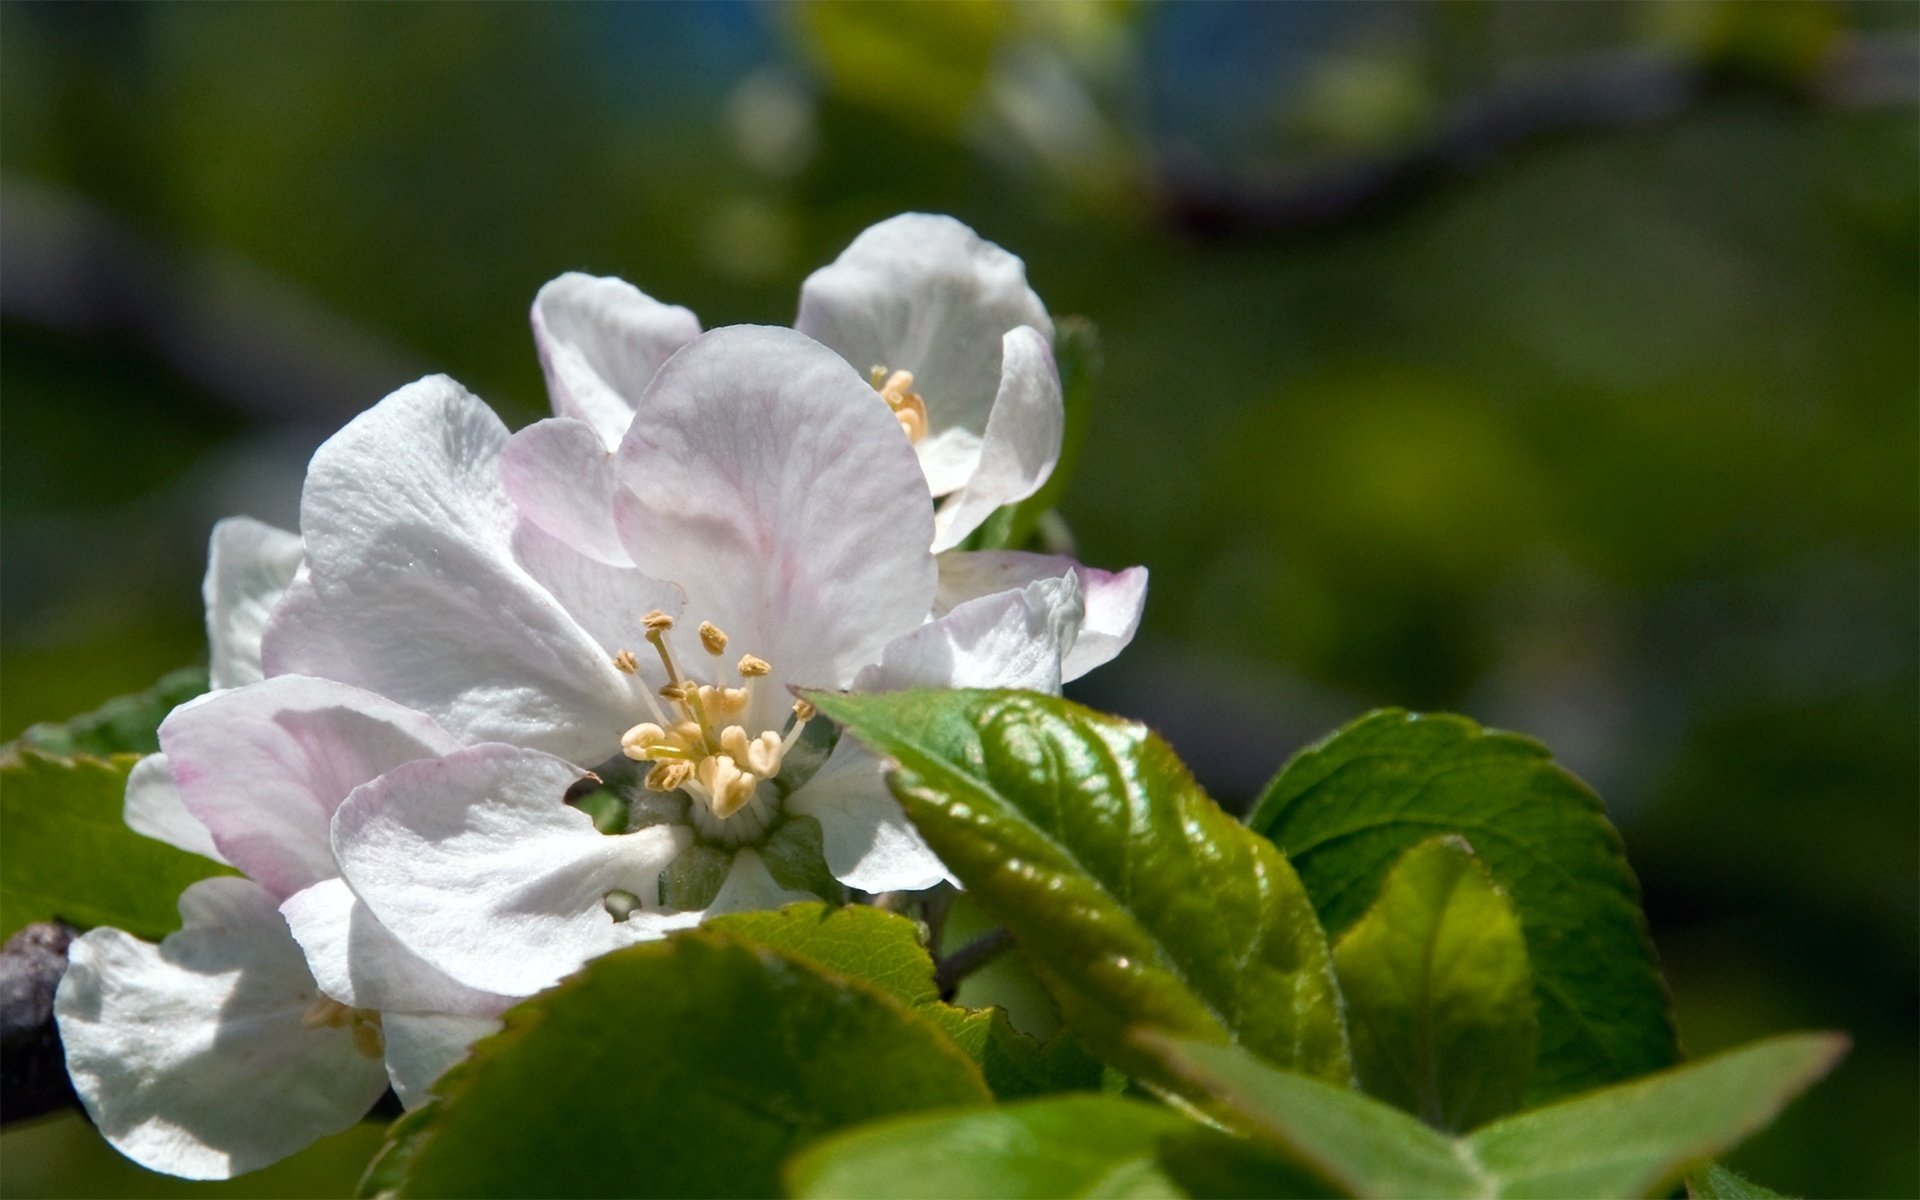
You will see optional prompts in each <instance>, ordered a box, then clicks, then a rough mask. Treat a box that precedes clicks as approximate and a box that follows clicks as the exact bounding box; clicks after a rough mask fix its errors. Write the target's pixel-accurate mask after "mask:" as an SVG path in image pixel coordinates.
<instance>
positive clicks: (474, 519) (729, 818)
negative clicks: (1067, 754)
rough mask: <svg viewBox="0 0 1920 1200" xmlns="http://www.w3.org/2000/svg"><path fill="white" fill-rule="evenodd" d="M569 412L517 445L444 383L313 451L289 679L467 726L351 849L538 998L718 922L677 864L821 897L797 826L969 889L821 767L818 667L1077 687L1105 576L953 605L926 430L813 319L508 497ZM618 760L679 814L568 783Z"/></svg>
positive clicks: (431, 921) (848, 757)
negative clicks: (696, 902) (610, 447)
mask: <svg viewBox="0 0 1920 1200" xmlns="http://www.w3.org/2000/svg"><path fill="white" fill-rule="evenodd" d="M546 425H548V423H546V422H542V423H540V424H538V425H535V426H533V427H531V428H530V429H529V430H527V431H525V432H523V433H522V434H520V435H517V436H516V437H515V438H514V439H513V441H512V442H511V443H509V441H508V438H507V434H506V431H505V429H504V428H503V427H502V426H501V425H500V424H499V421H498V420H497V418H495V417H494V416H493V414H492V413H491V412H490V411H488V410H487V409H486V407H485V406H484V405H482V404H481V403H480V402H479V401H477V400H475V399H474V398H473V397H471V396H470V395H468V394H467V393H465V392H464V391H463V390H461V389H460V388H459V387H458V386H457V385H455V384H453V383H452V382H451V381H447V380H428V381H423V382H422V383H420V384H416V385H413V386H412V387H410V388H406V389H402V391H401V392H399V393H396V394H395V395H394V396H392V397H389V398H388V399H387V400H386V401H384V402H382V404H380V405H379V406H377V407H376V408H375V409H374V410H372V411H371V412H369V413H367V414H365V415H363V416H362V417H361V418H359V419H358V420H356V421H355V422H353V423H352V424H351V425H349V426H348V428H347V429H346V430H343V431H342V433H341V434H339V435H337V436H336V437H335V438H334V439H332V440H331V441H329V442H328V443H327V445H326V446H324V447H322V449H321V451H320V452H319V453H318V454H317V455H316V456H315V458H314V461H313V464H312V467H311V469H310V471H309V475H308V482H307V488H306V493H305V497H304V500H303V506H302V521H301V529H302V535H303V537H304V539H305V543H306V552H307V560H308V570H307V572H306V573H305V574H304V575H303V576H302V577H301V578H300V579H299V580H297V581H296V582H295V583H294V585H293V587H292V588H291V589H290V590H289V592H288V595H287V597H286V599H285V600H283V601H282V603H281V605H280V607H279V608H278V609H277V610H276V613H275V616H274V619H273V621H272V623H271V625H270V626H269V629H268V633H267V637H266V642H265V647H266V649H265V663H266V667H267V670H268V671H269V673H274V672H313V673H325V674H327V675H329V676H331V677H333V678H338V679H342V680H344V681H346V682H349V683H352V684H355V685H357V686H360V687H364V688H366V689H368V690H370V691H373V692H377V693H379V694H381V695H384V696H387V697H389V698H391V699H393V700H396V701H398V702H400V703H402V704H404V705H406V706H407V707H409V708H413V709H417V710H419V711H421V712H424V713H428V714H430V715H432V716H433V717H434V719H435V720H436V721H438V722H439V723H440V724H441V725H442V726H443V727H444V728H446V729H447V730H448V731H449V732H451V733H452V734H453V735H454V736H455V737H457V738H458V739H459V740H460V741H461V742H463V743H465V747H464V748H463V749H462V750H460V751H458V752H455V753H452V754H447V755H443V756H441V757H440V758H438V759H436V760H433V761H423V762H418V763H413V764H409V765H408V766H407V767H404V768H402V769H400V770H397V771H395V772H392V773H390V774H389V775H387V776H386V777H385V778H383V779H382V780H379V781H376V782H375V783H372V784H369V785H368V786H367V787H364V788H361V789H360V790H358V791H356V792H355V793H354V794H353V795H352V796H351V797H350V798H349V799H348V800H347V801H346V803H344V804H343V805H342V806H341V808H340V811H339V815H338V817H337V818H336V820H335V822H334V852H335V855H336V858H337V860H338V862H339V864H340V868H341V873H342V875H343V877H344V878H345V879H346V881H347V883H348V885H349V886H350V887H351V888H352V890H353V891H354V892H355V893H356V894H357V895H358V896H359V897H360V898H361V899H362V900H363V901H364V902H365V903H366V904H367V906H368V907H369V909H370V910H371V911H372V913H373V914H374V915H375V916H376V917H377V918H378V919H379V920H380V921H381V922H382V924H383V925H384V926H385V927H387V928H389V929H391V930H392V931H393V933H394V934H395V936H396V937H397V938H399V939H400V940H401V941H402V942H404V943H405V944H406V945H407V946H408V948H409V949H410V950H412V951H413V952H414V953H416V954H418V955H419V956H420V957H421V958H423V959H425V960H427V961H428V962H430V963H432V964H433V965H434V966H436V967H437V968H439V969H441V970H443V971H445V972H446V973H447V974H448V975H449V976H451V977H452V978H454V979H456V980H459V981H460V982H462V983H464V984H466V985H468V986H470V987H475V988H479V989H483V990H487V991H492V992H499V993H505V994H527V993H530V992H532V991H535V990H538V989H539V988H542V987H545V986H547V985H549V984H551V983H552V982H554V981H555V980H556V979H558V978H560V977H561V976H563V975H565V974H566V973H568V972H570V971H572V970H573V969H575V968H576V967H577V966H578V965H579V964H580V963H581V962H582V961H584V960H585V959H586V958H590V957H592V956H593V955H595V954H598V953H602V952H604V951H605V950H607V949H610V948H612V947H613V946H614V945H618V944H621V942H622V941H624V940H631V939H632V938H633V937H636V936H648V935H650V934H654V933H658V932H659V931H661V930H663V929H665V928H669V927H671V926H673V925H675V924H681V923H685V922H687V921H688V920H697V919H699V917H700V915H701V913H694V914H691V915H689V914H682V913H675V912H673V911H671V910H669V909H667V908H666V907H665V906H664V905H663V904H662V903H661V902H660V900H659V899H658V876H659V874H660V872H661V871H662V870H664V869H665V867H666V866H667V865H669V864H670V863H671V862H672V860H673V859H674V858H675V857H677V855H678V854H679V853H680V852H681V851H682V850H684V849H686V848H687V847H689V846H690V845H692V844H693V843H695V842H696V841H697V842H700V843H704V844H706V845H708V846H710V847H714V848H717V849H719V850H721V851H723V852H724V853H725V854H726V855H727V861H728V862H729V863H730V866H729V869H728V871H727V875H726V877H725V879H724V881H723V883H722V886H721V888H720V892H719V894H718V895H717V896H716V897H715V898H714V901H713V903H712V904H711V905H710V906H708V907H707V908H706V909H704V910H702V912H703V913H705V914H708V915H710V914H712V913H714V912H717V911H724V910H726V909H728V908H730V907H765V906H772V905H777V904H779V903H782V902H784V901H786V900H790V899H796V898H800V897H801V896H802V895H803V894H804V893H801V892H799V891H797V890H794V889H792V888H789V887H787V886H784V885H782V884H780V883H779V882H777V881H776V879H775V878H774V877H773V875H772V874H771V873H770V871H769V869H768V867H767V864H766V863H765V861H764V860H763V857H762V855H761V853H760V851H761V849H762V847H763V846H764V845H765V843H766V842H767V839H768V838H769V837H770V836H771V834H772V833H773V832H774V831H775V830H776V829H777V828H778V827H779V826H780V825H781V823H783V822H785V821H788V820H791V819H794V818H795V817H803V816H804V817H812V818H814V819H816V820H817V821H818V822H819V824H820V829H821V838H822V849H823V852H824V855H825V859H826V865H827V866H828V867H829V869H830V870H831V871H832V872H833V874H834V875H835V876H837V877H838V878H839V879H840V880H842V881H843V882H845V883H848V884H849V885H851V886H854V887H857V888H861V889H863V890H868V891H880V890H889V889H894V888H919V887H926V886H929V885H930V884H932V883H935V882H938V881H939V880H940V879H942V878H944V877H945V871H944V869H943V868H942V867H941V866H940V864H939V862H938V860H937V859H936V858H934V856H933V855H932V854H931V853H930V852H929V851H928V850H927V849H926V847H925V845H924V843H922V842H921V841H920V839H919V836H918V835H917V833H915V832H914V830H913V829H912V827H911V825H910V824H909V823H908V822H907V821H906V819H905V817H904V815H903V814H902V813H901V812H900V810H899V807H898V805H897V804H896V803H895V802H894V801H893V800H892V798H891V797H890V796H889V795H888V794H887V792H886V789H885V787H884V784H883V782H882V780H881V777H880V772H879V770H878V767H877V764H875V763H874V762H873V761H872V760H871V759H870V758H866V757H865V756H863V755H862V754H861V753H860V752H859V751H858V749H857V747H854V746H853V745H852V743H850V742H845V743H842V744H841V746H839V747H836V750H835V753H834V756H833V757H832V758H831V759H829V760H828V762H827V763H826V764H825V765H824V766H821V767H820V769H819V770H818V771H817V772H816V773H815V774H813V775H812V777H811V778H804V779H802V778H798V777H794V778H791V779H790V778H789V776H790V775H792V774H793V773H792V772H791V771H789V770H788V769H787V768H788V767H789V765H790V764H789V756H790V754H791V753H792V752H793V750H794V745H795V742H796V740H797V739H798V737H800V736H801V735H802V731H803V729H804V726H805V724H806V722H807V721H808V719H809V716H810V713H809V712H808V711H807V710H806V707H805V706H804V704H798V705H797V704H796V701H795V699H794V695H793V693H792V691H791V688H790V685H805V686H813V687H827V688H844V687H848V686H853V685H855V684H856V683H857V682H858V681H859V680H860V678H861V677H862V676H863V675H865V676H867V677H868V678H869V679H870V680H891V681H892V685H893V686H905V685H908V684H928V685H938V684H951V683H956V682H967V683H977V684H982V685H990V684H994V683H1004V684H1008V685H1018V684H1020V683H1024V682H1027V681H1029V680H1032V681H1034V684H1035V685H1037V686H1046V687H1050V688H1053V689H1056V690H1057V688H1058V686H1059V681H1060V678H1061V664H1062V661H1063V659H1064V658H1065V657H1066V656H1067V655H1069V654H1070V653H1071V648H1072V645H1073V643H1074V641H1075V639H1076V638H1077V635H1078V629H1079V626H1080V622H1081V617H1082V614H1083V612H1084V601H1083V599H1082V595H1081V584H1080V581H1079V578H1078V577H1077V576H1076V575H1075V574H1074V573H1073V572H1071V571H1063V572H1062V573H1061V574H1060V575H1058V576H1057V577H1054V578H1051V579H1046V580H1039V581H1025V580H1023V581H1019V582H1018V583H1016V584H1015V585H1014V586H1011V587H1009V588H1003V589H999V590H997V591H996V592H994V593H993V594H982V595H978V596H973V597H969V598H966V599H964V600H962V601H961V602H959V603H957V604H955V605H953V606H952V607H951V608H950V609H949V610H948V611H946V612H945V613H944V615H939V616H936V612H935V610H936V601H937V594H938V592H939V587H940V583H939V570H938V567H937V565H936V561H935V558H934V555H933V554H932V552H931V550H930V549H929V547H930V545H931V542H932V537H931V525H932V517H933V514H932V509H931V506H930V504H929V502H928V497H927V491H926V485H925V482H924V476H923V474H922V472H921V470H920V467H919V463H918V460H917V459H916V457H915V456H914V453H913V450H912V445H911V443H910V442H908V441H907V440H906V439H905V438H903V437H902V436H901V433H900V428H899V425H898V423H897V421H895V420H894V418H893V417H892V415H891V414H890V413H889V412H888V411H887V409H886V408H885V406H883V405H877V404H875V403H873V401H872V394H871V388H870V386H869V384H868V383H867V381H866V380H864V379H862V378H861V377H860V376H859V375H858V374H857V373H856V372H854V371H853V370H852V368H851V367H849V366H848V365H847V363H846V362H845V361H844V360H842V359H841V358H839V357H838V356H837V355H835V354H833V353H832V352H831V351H829V350H827V349H825V348H824V347H822V346H820V345H819V344H818V343H815V342H813V341H812V340H810V339H808V338H806V337H804V336H802V335H800V334H797V333H794V332H792V331H790V330H779V329H765V328H731V329H722V330H717V331H714V332H711V333H707V334H704V335H701V336H700V337H699V338H697V339H696V340H694V341H693V342H690V343H689V344H688V345H687V346H685V347H683V348H682V349H681V350H680V351H678V352H677V353H676V354H674V355H673V356H672V357H670V358H669V359H668V361H667V362H666V363H665V364H664V365H663V366H662V367H661V368H660V369H659V370H658V372H657V373H656V374H655V376H654V377H653V379H652V380H651V381H650V383H649V385H648V386H647V387H646V389H645V390H644V391H643V393H642V394H641V396H640V397H639V399H638V400H637V401H636V410H635V415H634V417H633V420H632V423H631V424H630V426H629V428H628V430H627V433H626V435H625V437H624V438H623V439H622V441H621V444H620V447H619V449H618V450H617V451H616V452H614V453H613V454H612V455H609V456H606V460H607V470H608V473H609V480H608V481H603V480H599V479H591V478H589V479H582V480H577V481H576V484H575V486H573V487H571V488H569V487H565V486H560V485H562V484H564V483H565V482H566V480H567V475H566V473H565V472H564V471H558V470H555V471H549V472H548V473H547V474H546V475H545V476H544V477H545V478H547V479H548V480H549V482H551V483H552V484H553V485H554V486H552V487H548V488H544V489H537V490H533V491H526V490H522V491H520V492H518V493H517V494H515V495H514V496H513V498H512V499H509V497H508V494H507V490H506V488H505V487H503V484H502V467H503V464H504V465H507V466H508V467H509V468H510V466H511V464H513V463H514V462H516V461H518V462H519V464H520V465H521V466H522V467H526V468H529V470H530V471H531V472H533V473H538V472H539V470H540V469H541V468H543V467H546V466H549V465H551V464H548V463H544V462H543V461H542V455H543V454H545V453H547V452H548V450H549V449H550V448H551V446H552V444H553V443H552V442H551V441H548V440H544V431H543V427H544V426H546ZM516 448H518V450H517V451H516ZM516 454H517V457H516ZM507 474H508V478H509V480H510V479H511V471H510V469H509V471H508V473H507ZM596 504H598V505H602V506H604V508H603V509H602V510H601V511H596V510H595V505H596ZM581 529H593V530H595V531H596V532H597V534H604V535H607V536H609V537H611V538H612V539H614V540H615V541H616V542H617V549H618V550H619V552H620V554H619V556H618V557H619V558H621V559H623V560H624V563H621V562H615V561H609V560H610V559H611V558H613V557H614V556H613V555H611V554H605V553H595V552H593V551H595V550H596V548H597V547H596V546H595V545H594V544H592V543H588V544H581V543H579V542H578V541H575V542H569V541H568V540H566V539H565V538H563V537H561V536H558V535H557V534H556V533H555V532H553V531H555V530H561V531H567V530H573V531H579V530H581ZM598 548H599V549H604V548H605V547H598ZM625 564H639V565H625ZM483 743H484V744H483ZM620 759H626V760H629V761H631V760H639V761H640V762H641V763H642V764H644V768H645V778H646V779H648V780H650V781H651V787H650V788H648V794H650V795H654V796H658V797H660V798H661V800H662V801H663V802H666V804H667V808H668V810H669V813H668V816H667V818H666V819H664V820H661V821H659V822H658V823H655V824H652V825H649V826H647V827H646V828H642V829H639V830H635V831H633V832H629V833H623V834H613V835H608V834H601V833H599V832H597V831H595V830H593V829H592V828H591V826H590V825H588V824H587V823H586V821H585V818H584V817H583V816H582V815H581V814H579V813H578V812H577V811H575V810H572V809H569V808H567V807H566V806H565V805H563V804H561V803H560V797H561V796H562V795H563V794H564V793H565V792H566V790H567V789H568V788H569V787H571V786H573V785H574V784H575V783H576V782H577V781H579V780H581V779H583V778H584V777H585V772H587V771H589V770H592V769H594V768H595V767H597V766H599V765H600V764H602V763H605V762H607V761H608V760H620ZM561 764H565V765H564V767H563V766H562V765H561ZM643 787H647V785H645V784H643ZM676 806H677V807H676ZM674 812H677V813H679V814H680V815H678V816H677V817H676V816H673V815H672V813H674ZM642 835H650V837H649V838H648V839H647V840H641V839H642ZM616 893H618V894H619V895H618V897H616ZM616 898H618V899H620V900H624V901H626V903H625V904H616V903H614V901H615V900H616ZM616 912H619V913H620V915H621V916H624V919H620V917H619V916H616ZM476 929H483V930H485V931H486V934H485V936H476V934H475V930H476Z"/></svg>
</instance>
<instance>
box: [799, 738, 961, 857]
mask: <svg viewBox="0 0 1920 1200" xmlns="http://www.w3.org/2000/svg"><path fill="white" fill-rule="evenodd" d="M787 809H788V811H789V812H794V813H799V814H801V815H802V816H809V817H812V818H814V819H815V820H817V821H819V822H820V840H821V848H822V850H823V851H824V852H825V854H826V859H827V869H828V870H830V871H832V872H833V877H834V878H835V879H838V880H839V881H840V882H842V883H844V884H846V885H847V886H849V887H856V888H859V889H860V890H861V891H863V892H893V891H918V890H920V889H921V888H929V887H932V886H933V885H934V884H936V883H940V882H942V881H943V880H950V879H952V876H951V875H949V874H948V873H947V869H946V867H944V866H942V865H941V863H940V859H939V856H937V855H935V854H934V852H933V851H932V850H930V849H928V848H927V843H926V842H925V841H923V840H922V839H921V837H920V832H919V831H918V830H916V829H915V828H914V827H913V823H912V822H910V821H908V820H907V814H906V813H904V812H902V811H901V810H900V804H899V802H898V801H896V800H895V799H894V798H893V796H892V794H891V793H889V792H888V791H887V785H886V781H885V780H884V779H883V778H882V777H881V773H880V760H879V759H878V758H876V757H874V755H873V754H872V752H870V751H869V750H867V749H866V747H864V746H862V745H860V744H859V743H858V742H856V741H855V740H854V739H852V738H850V737H843V738H841V739H840V742H839V744H838V745H836V746H834V748H833V755H832V756H831V757H830V758H828V759H827V761H826V763H825V764H824V765H822V766H821V768H820V770H819V771H818V772H816V773H815V774H814V776H813V778H812V779H809V780H807V782H806V783H804V784H802V785H801V786H800V787H799V788H798V789H796V790H795V791H794V793H793V794H792V795H790V796H788V797H787Z"/></svg>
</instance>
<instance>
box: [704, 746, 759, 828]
mask: <svg viewBox="0 0 1920 1200" xmlns="http://www.w3.org/2000/svg"><path fill="white" fill-rule="evenodd" d="M694 777H695V778H696V779H698V780H699V781H700V783H701V784H702V785H703V786H704V787H705V788H706V789H707V793H708V794H709V795H710V796H711V797H712V799H711V800H710V801H709V802H708V803H710V804H711V805H712V806H713V815H714V816H716V817H719V818H721V819H722V820H724V819H726V818H727V817H730V816H732V815H733V814H734V813H737V812H739V811H740V810H741V809H742V808H743V807H745V806H746V803H747V801H749V800H751V799H753V790H754V788H755V787H757V786H758V785H759V783H760V781H759V779H758V778H756V777H755V776H754V775H753V774H752V773H751V772H748V771H742V770H741V769H740V764H739V763H737V762H735V761H734V760H733V757H732V756H731V755H727V754H711V755H708V756H707V757H706V758H703V759H701V760H700V765H699V766H697V767H695V768H694Z"/></svg>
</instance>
